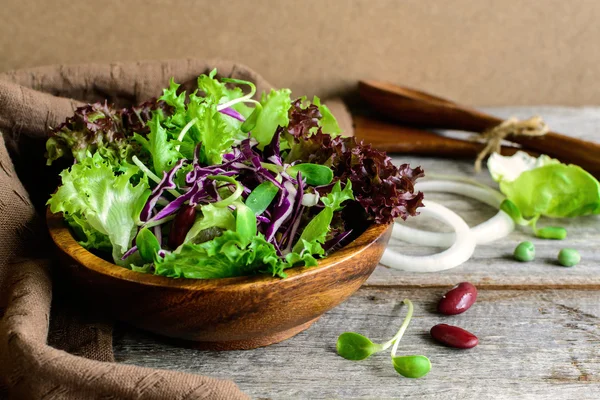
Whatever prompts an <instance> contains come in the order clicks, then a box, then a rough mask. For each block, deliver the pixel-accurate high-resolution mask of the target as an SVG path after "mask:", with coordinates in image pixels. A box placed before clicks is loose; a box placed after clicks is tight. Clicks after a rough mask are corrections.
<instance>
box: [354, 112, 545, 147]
mask: <svg viewBox="0 0 600 400" xmlns="http://www.w3.org/2000/svg"><path fill="white" fill-rule="evenodd" d="M353 120H354V136H356V137H357V138H358V139H361V140H364V141H365V142H367V143H371V144H372V145H373V147H374V148H376V149H377V150H382V151H387V152H390V153H408V154H419V155H423V156H440V157H448V158H475V157H476V156H477V154H479V152H480V151H481V149H482V148H483V147H484V145H483V144H481V143H477V142H471V141H468V140H460V139H454V138H450V137H446V136H442V135H438V134H437V133H434V132H429V131H426V130H423V129H417V128H411V127H407V126H400V125H397V124H392V123H389V122H384V121H380V120H376V119H372V118H368V117H364V116H359V115H354V116H353ZM518 150H522V149H520V148H518V147H510V146H502V154H503V155H513V154H515V153H516V152H517V151H518ZM528 153H529V154H532V155H534V156H538V155H539V154H537V153H534V152H531V151H528Z"/></svg>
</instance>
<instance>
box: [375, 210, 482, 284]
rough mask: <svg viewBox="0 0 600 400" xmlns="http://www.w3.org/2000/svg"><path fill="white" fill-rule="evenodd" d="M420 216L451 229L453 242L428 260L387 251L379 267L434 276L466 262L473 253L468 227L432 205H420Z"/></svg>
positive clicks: (453, 214)
mask: <svg viewBox="0 0 600 400" xmlns="http://www.w3.org/2000/svg"><path fill="white" fill-rule="evenodd" d="M423 204H424V205H425V207H423V208H422V209H420V212H421V214H422V215H427V216H431V217H433V218H435V219H437V220H440V221H442V222H445V223H447V224H448V225H450V226H452V228H453V229H454V232H455V237H456V240H455V241H454V243H453V244H452V245H451V246H450V248H449V249H447V250H444V251H442V252H440V253H437V254H433V255H429V256H408V255H405V254H401V253H399V252H397V251H395V250H391V249H389V248H388V249H386V250H385V252H384V253H383V257H382V258H381V261H380V262H381V264H383V265H386V266H388V267H390V268H394V269H399V270H402V271H411V272H437V271H443V270H446V269H450V268H454V267H457V266H459V265H460V264H462V263H464V262H465V261H467V260H468V259H469V258H471V256H472V255H473V251H475V246H476V240H475V235H474V234H473V232H472V231H471V229H470V228H469V225H467V223H466V222H465V221H464V220H463V219H462V218H461V217H459V216H458V215H457V214H456V213H455V212H453V211H451V210H449V209H448V208H446V207H444V206H442V205H441V204H438V203H435V202H433V201H428V200H425V201H423Z"/></svg>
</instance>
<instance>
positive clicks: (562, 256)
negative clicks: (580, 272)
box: [558, 249, 581, 267]
mask: <svg viewBox="0 0 600 400" xmlns="http://www.w3.org/2000/svg"><path fill="white" fill-rule="evenodd" d="M579 261H581V256H580V255H579V252H578V251H577V250H575V249H562V250H561V251H560V252H559V253H558V262H559V263H560V265H562V266H563V267H572V266H574V265H577V264H579Z"/></svg>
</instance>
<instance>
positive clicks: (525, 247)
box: [513, 242, 535, 261]
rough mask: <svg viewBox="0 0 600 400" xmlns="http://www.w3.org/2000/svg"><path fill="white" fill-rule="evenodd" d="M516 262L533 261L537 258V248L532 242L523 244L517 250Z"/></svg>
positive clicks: (515, 253) (515, 254)
mask: <svg viewBox="0 0 600 400" xmlns="http://www.w3.org/2000/svg"><path fill="white" fill-rule="evenodd" d="M513 255H514V257H515V260H518V261H531V260H533V259H534V258H535V246H534V245H533V243H531V242H521V243H519V245H518V246H517V247H516V248H515V252H514V254H513Z"/></svg>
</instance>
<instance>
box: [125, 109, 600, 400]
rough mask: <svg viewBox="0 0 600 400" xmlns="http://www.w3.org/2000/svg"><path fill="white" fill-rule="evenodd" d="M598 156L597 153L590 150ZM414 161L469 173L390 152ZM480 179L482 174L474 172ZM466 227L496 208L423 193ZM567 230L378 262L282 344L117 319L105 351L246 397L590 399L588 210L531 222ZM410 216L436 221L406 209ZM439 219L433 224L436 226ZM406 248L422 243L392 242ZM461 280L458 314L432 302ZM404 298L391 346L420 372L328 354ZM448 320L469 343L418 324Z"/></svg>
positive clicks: (592, 128)
mask: <svg viewBox="0 0 600 400" xmlns="http://www.w3.org/2000/svg"><path fill="white" fill-rule="evenodd" d="M489 111H490V112H494V113H496V114H498V115H501V116H510V115H516V116H518V117H528V116H531V115H533V114H539V115H542V116H544V117H545V119H546V120H547V122H548V123H549V125H550V126H551V127H552V129H554V130H556V131H559V132H563V133H568V134H571V135H574V136H579V137H585V138H588V139H592V140H600V108H576V109H571V108H557V107H537V108H532V107H529V108H502V109H497V108H496V109H490V110H489ZM598 159H599V161H598V162H600V154H599V155H598ZM396 160H397V161H402V162H410V163H411V164H415V165H416V164H421V165H423V167H424V168H425V171H426V172H429V173H445V174H457V175H464V176H472V175H473V173H472V165H471V163H470V162H468V161H451V160H437V159H426V158H419V157H404V156H402V157H396ZM475 178H476V179H477V180H479V181H481V182H484V183H491V181H490V179H489V177H488V176H487V173H481V174H479V175H478V176H476V177H475ZM427 197H428V198H429V199H432V200H439V201H441V202H443V204H445V205H447V206H448V207H449V208H451V209H453V210H455V211H457V212H458V213H459V214H460V215H461V216H462V217H463V218H465V220H466V221H467V222H468V223H470V224H471V225H473V224H476V223H479V222H482V221H484V220H485V219H487V218H489V217H490V216H492V215H493V214H494V213H495V212H496V211H495V210H493V209H491V208H489V207H487V206H484V205H482V204H480V203H478V202H476V201H471V200H467V199H465V198H461V197H460V196H454V195H445V194H433V193H432V194H430V195H428V196H427ZM544 223H548V224H557V225H561V226H564V227H566V228H567V230H568V232H569V236H568V238H567V239H566V240H564V241H560V242H558V241H544V240H539V239H536V238H533V237H532V236H531V235H530V234H529V232H527V231H526V230H521V229H518V230H517V231H515V232H513V233H512V234H511V235H510V236H509V237H508V238H506V239H503V240H500V241H497V242H495V243H493V244H489V245H481V246H478V247H477V249H476V250H475V254H474V256H473V257H472V258H471V259H470V260H469V261H468V262H467V263H465V264H463V265H462V266H460V267H458V268H456V269H453V270H450V271H446V272H440V273H435V274H415V273H405V272H401V271H395V270H390V269H387V268H385V267H382V266H379V267H378V268H377V270H376V271H375V272H374V273H373V275H372V276H371V278H370V279H369V280H368V281H367V283H366V284H365V285H364V286H363V287H362V288H361V289H360V290H359V291H358V292H357V293H356V294H355V295H354V296H353V297H352V298H350V299H349V300H348V301H347V302H345V303H344V304H342V305H341V306H339V307H338V308H336V309H334V310H331V311H330V312H328V313H327V314H325V315H324V316H323V317H322V318H321V319H320V320H319V321H317V322H316V323H315V324H314V325H313V326H312V327H311V328H310V329H308V330H307V331H305V332H303V333H301V334H299V335H297V336H296V337H294V338H292V339H290V340H287V341H285V342H283V343H279V344H276V345H272V346H269V347H267V348H261V349H256V350H250V351H233V352H223V353H216V352H206V351H197V350H193V349H188V348H182V347H177V346H174V345H171V344H168V343H166V342H165V341H162V340H161V339H160V338H157V337H155V336H151V335H148V334H146V333H143V332H140V331H136V330H133V329H131V328H127V327H121V328H120V329H119V330H118V334H117V335H116V337H115V343H114V349H115V356H116V358H117V361H120V362H123V363H131V364H136V365H142V366H149V367H158V368H166V369H172V370H180V371H186V372H191V373H198V374H205V375H209V376H213V377H218V378H227V379H233V380H234V381H235V382H236V383H237V384H238V385H239V386H240V387H241V389H242V390H244V391H245V392H246V393H248V394H249V395H250V396H251V397H252V398H257V399H322V398H344V399H347V398H361V399H387V398H407V397H409V396H410V397H411V398H435V399H490V398H495V399H502V398H511V399H512V398H524V399H550V398H553V399H600V216H595V217H585V218H576V219H572V220H565V221H563V220H561V221H550V220H543V221H541V224H540V226H543V224H544ZM411 224H412V225H413V226H424V225H427V226H428V227H429V229H434V228H433V227H437V226H439V224H438V223H437V222H433V223H432V222H431V221H427V220H425V219H419V218H415V219H414V220H413V222H411ZM440 229H445V227H441V226H440ZM523 240H531V241H532V242H534V244H535V245H536V252H537V257H536V260H535V261H533V262H530V263H519V262H516V261H514V259H513V258H512V256H511V254H512V251H513V249H514V247H515V246H516V245H517V244H518V243H519V242H520V241H523ZM391 245H392V246H393V247H396V248H398V249H399V250H401V251H402V252H405V253H409V254H425V253H426V252H428V251H434V250H431V249H424V248H420V247H418V246H411V245H405V244H402V243H399V242H392V243H391ZM562 247H573V248H576V249H578V250H579V252H580V253H581V256H582V262H581V263H580V264H579V265H577V266H575V267H573V268H564V267H561V266H559V265H558V264H557V263H556V262H555V260H556V255H557V253H558V250H559V249H560V248H562ZM461 281H470V282H472V283H474V284H475V285H476V286H477V287H478V288H479V297H478V300H477V303H476V304H475V305H474V306H473V307H472V308H471V309H470V310H469V311H468V312H467V313H465V314H462V315H458V316H454V317H446V316H442V315H439V314H437V313H436V312H435V307H436V303H437V301H438V299H439V298H440V296H441V295H442V294H443V293H444V292H445V290H446V289H448V288H449V287H451V286H452V285H454V284H455V283H458V282H461ZM406 297H407V298H410V299H411V300H412V301H413V302H414V303H415V316H414V318H413V320H412V322H411V325H410V327H409V329H408V331H407V332H406V334H405V336H404V339H403V340H402V342H401V346H400V349H399V353H401V354H425V355H427V356H428V357H429V358H430V359H431V362H432V365H433V368H432V370H431V372H430V373H429V375H427V376H426V377H425V378H422V379H417V380H411V379H406V378H402V377H400V376H399V375H397V374H396V372H395V371H394V369H393V367H392V365H391V362H390V359H389V353H387V352H386V353H380V354H377V355H374V356H373V357H371V358H370V359H368V360H365V361H361V362H351V361H347V360H344V359H342V358H341V357H339V356H337V354H336V352H335V343H336V339H337V337H338V335H339V334H340V333H342V332H345V331H355V332H360V333H363V334H365V335H367V336H369V337H370V338H372V339H373V340H376V341H380V342H383V341H385V340H387V339H389V338H390V337H391V336H393V334H394V333H395V331H396V330H397V329H398V327H399V325H400V324H401V321H402V319H403V317H404V313H405V309H404V308H403V307H402V300H403V299H404V298H406ZM438 323H449V324H453V325H459V326H461V327H464V328H466V329H468V330H470V331H472V332H473V333H476V334H477V336H478V337H479V339H480V344H479V346H477V347H476V348H474V349H471V350H467V351H464V350H455V349H449V348H445V347H442V346H439V345H437V344H435V343H434V342H433V341H432V340H431V339H430V337H429V334H428V331H429V329H430V328H431V327H432V326H433V325H435V324H438Z"/></svg>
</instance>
